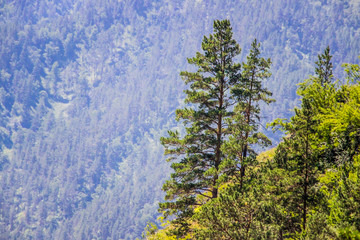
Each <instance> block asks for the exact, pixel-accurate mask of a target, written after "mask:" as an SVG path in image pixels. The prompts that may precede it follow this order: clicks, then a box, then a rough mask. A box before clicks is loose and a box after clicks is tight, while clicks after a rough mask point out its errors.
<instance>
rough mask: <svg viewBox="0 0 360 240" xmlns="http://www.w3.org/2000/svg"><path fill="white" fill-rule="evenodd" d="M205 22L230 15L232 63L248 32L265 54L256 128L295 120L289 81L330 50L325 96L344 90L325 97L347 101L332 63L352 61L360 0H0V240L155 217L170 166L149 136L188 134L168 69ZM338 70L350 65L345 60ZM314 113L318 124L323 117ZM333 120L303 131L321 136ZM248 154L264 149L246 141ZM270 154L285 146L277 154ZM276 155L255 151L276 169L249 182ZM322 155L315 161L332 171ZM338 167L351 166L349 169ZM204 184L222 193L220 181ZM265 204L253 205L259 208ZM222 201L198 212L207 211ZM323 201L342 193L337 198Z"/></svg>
mask: <svg viewBox="0 0 360 240" xmlns="http://www.w3.org/2000/svg"><path fill="white" fill-rule="evenodd" d="M215 19H229V20H230V21H231V26H232V29H233V35H234V36H233V38H234V39H235V40H236V41H237V43H238V44H239V47H240V48H241V49H242V50H241V52H240V53H239V54H237V55H236V59H235V60H234V61H235V62H239V63H241V62H246V59H247V56H248V54H249V52H250V49H251V48H252V47H251V46H252V43H253V40H254V39H255V38H256V39H257V40H258V42H259V43H261V47H260V48H259V49H260V51H261V56H264V57H266V58H270V59H271V68H269V77H267V78H266V81H264V82H263V85H262V86H263V88H264V89H267V91H269V92H271V93H272V97H271V98H273V99H275V100H276V101H275V102H272V103H271V104H269V105H267V104H266V103H262V102H260V103H259V107H260V108H261V112H260V115H259V117H260V119H262V121H261V124H259V125H258V126H257V132H258V133H262V134H265V135H266V136H267V137H268V140H271V141H272V144H273V147H275V146H277V145H278V144H279V143H280V142H281V141H282V140H281V136H282V134H281V133H279V132H275V133H273V132H272V131H270V130H269V129H266V128H265V127H266V123H267V122H272V121H273V120H275V119H276V118H287V119H290V117H291V116H294V117H295V116H296V115H294V114H295V112H296V111H295V112H293V111H290V109H294V107H296V106H297V107H298V108H299V109H302V108H301V107H302V104H303V101H299V99H300V98H301V99H304V98H306V97H307V96H308V95H311V94H312V93H308V92H306V91H305V90H299V91H300V92H299V94H300V95H299V96H298V95H296V90H297V88H298V87H297V84H298V83H300V82H303V80H304V79H308V78H309V76H310V75H314V76H316V73H315V72H314V69H315V62H316V61H317V60H318V59H317V55H318V54H322V53H323V51H324V49H326V47H327V46H329V47H330V50H331V55H332V56H333V57H332V59H331V61H332V64H333V76H334V77H333V78H332V81H331V84H336V85H334V86H332V88H331V90H329V91H330V92H326V94H330V93H331V94H335V95H334V97H335V98H338V97H339V98H341V97H344V101H343V102H339V101H335V102H333V105H331V106H333V108H334V109H337V106H336V104H344V105H346V106H348V107H349V108H350V109H351V106H352V104H355V103H354V102H352V100H351V99H353V98H352V97H353V96H356V91H357V90H356V89H355V87H353V86H355V85H356V83H351V84H348V82H347V79H346V76H347V75H346V74H344V73H343V68H342V67H341V64H342V63H357V61H358V58H357V57H358V55H359V53H360V41H359V39H360V29H359V27H360V4H359V3H358V1H355V0H346V1H343V0H310V1H306V2H300V1H291V0H280V1H270V0H269V1H260V0H254V1H244V0H240V1H237V2H233V1H223V0H209V1H205V0H185V1H183V0H158V1H147V0H144V1H141V0H135V1H133V0H122V1H119V0H107V1H96V0H80V1H75V0H60V1H51V0H39V1H15V0H5V1H1V2H0V181H1V184H0V239H135V238H137V237H141V234H142V232H143V230H144V228H145V226H146V224H147V222H156V219H157V217H159V216H160V215H161V214H159V213H158V205H159V202H163V199H164V197H165V193H164V192H163V191H162V190H161V188H162V185H163V183H165V181H166V180H167V179H169V176H170V174H171V173H172V171H173V170H172V169H171V167H170V164H169V163H168V162H166V161H165V157H164V156H163V153H164V148H163V146H162V145H161V143H160V141H159V139H160V138H161V136H167V135H166V134H167V130H169V129H170V130H172V131H174V132H175V131H176V130H178V131H179V133H180V134H182V133H184V131H185V129H184V128H182V125H181V124H180V123H179V122H176V121H175V115H176V109H182V108H184V107H185V104H184V102H183V100H184V99H185V98H186V93H184V92H183V90H186V89H187V86H186V84H184V82H183V81H182V80H181V77H179V74H180V72H181V71H185V72H186V71H187V72H189V73H192V72H193V71H195V70H194V68H193V67H194V66H190V65H188V64H187V58H191V57H193V56H194V55H195V53H196V52H197V51H199V50H200V49H201V45H202V40H203V39H202V38H203V36H204V35H205V36H208V35H209V34H210V33H212V32H213V21H214V20H215ZM242 69H243V68H242ZM347 69H349V71H350V72H352V73H353V72H354V71H353V70H351V66H350V65H349V66H348V68H347ZM270 73H271V74H272V75H271V76H270ZM350 78H351V77H350ZM336 79H339V81H338V82H336ZM349 81H350V80H349ZM349 83H350V82H349ZM304 84H308V85H311V86H312V85H313V84H315V83H312V82H311V81H308V82H306V83H304ZM302 86H305V85H302ZM323 91H327V90H326V89H324V90H323ZM324 94H325V92H324ZM331 94H330V95H331ZM329 102H330V100H329ZM329 106H330V105H329ZM239 111H240V110H239ZM299 111H301V110H299ZM316 111H319V114H318V115H319V116H320V113H321V114H322V115H321V116H324V117H323V118H322V119H324V121H325V119H328V118H327V117H329V116H330V114H331V113H326V112H322V110H321V109H318V110H316ZM338 115H339V116H341V114H340V112H339V113H338ZM229 118H230V115H229ZM329 119H330V117H329ZM320 120H321V119H320ZM292 121H297V120H289V122H288V123H287V122H282V123H281V122H280V121H278V123H279V124H280V123H281V124H282V125H281V126H282V127H283V128H284V129H285V131H288V133H286V134H288V135H289V134H291V129H289V127H290V126H291V124H295V123H293V122H292ZM316 121H318V120H316ZM334 121H335V120H334ZM338 121H340V120H339V119H338ZM335 122H336V121H335ZM289 124H290V125H289ZM321 124H323V125H321ZM334 124H335V123H326V122H324V123H319V125H316V126H314V127H318V128H319V130H318V131H320V130H321V131H322V132H326V129H325V128H329V129H330V128H331V129H332V128H333V127H334ZM344 124H346V123H344ZM340 126H341V127H340ZM238 127H240V126H238ZM344 128H346V125H344V126H343V125H342V123H341V124H340V125H339V127H335V130H334V131H332V132H331V134H340V135H341V134H347V133H344V132H342V131H343V130H344ZM324 129H325V130H324ZM234 131H235V130H234ZM289 131H290V132H289ZM349 134H350V133H349ZM352 137H353V135H352V134H350V135H349V138H350V140H351V139H352ZM329 139H332V140H331V141H335V142H329V143H327V145H325V146H322V147H320V150H321V151H325V150H326V149H327V148H326V146H330V145H331V146H334V149H332V151H339V150H338V148H339V147H341V146H340V145H341V144H342V143H336V139H337V138H336V136H332V135H331V137H329ZM350 140H349V141H350ZM319 141H320V140H319ZM321 141H323V139H321ZM351 141H352V140H351ZM286 144H292V143H286V140H284V141H283V143H281V144H280V145H279V146H282V147H283V148H291V146H290V145H286ZM319 144H321V143H319ZM269 147H270V146H268V147H267V148H269ZM253 151H254V152H259V151H261V148H260V147H256V146H254V149H253ZM321 151H320V152H321ZM349 151H350V150H349ZM279 152H282V151H280V150H279ZM321 153H322V152H321ZM274 154H275V153H269V155H270V157H269V158H271V159H273V155H274ZM291 154H293V155H296V154H297V153H291ZM319 154H320V153H319ZM265 155H266V154H265ZM275 155H276V154H275ZM266 156H267V155H266ZM334 156H336V157H337V155H336V154H335V155H334ZM344 157H345V156H344ZM264 158H265V157H264ZM281 158H285V156H279V155H276V157H275V158H274V159H281ZM258 161H260V160H258ZM274 161H275V160H274ZM276 161H278V162H276ZM276 161H275V162H272V161H269V162H267V161H265V160H264V161H263V163H262V164H270V165H271V168H273V169H276V171H273V172H271V174H270V173H269V174H263V175H261V176H264V177H263V178H264V179H262V180H261V179H258V181H267V182H272V181H275V180H274V179H280V180H281V179H284V180H283V182H284V184H285V183H288V182H289V181H290V180H289V179H292V175H291V174H290V173H289V174H290V175H286V174H288V173H287V172H286V171H285V170H287V169H285V166H282V165H276V164H280V163H279V162H281V161H282V160H276ZM334 161H335V162H336V163H337V161H338V160H337V158H336V159H334ZM356 161H357V160H356V158H355V157H354V163H355V162H356ZM260 162H261V161H260ZM230 163H231V162H229V164H230ZM295 163H296V162H292V163H291V164H292V165H291V166H289V168H290V167H291V168H292V169H293V171H295V169H296V167H299V166H295V165H294V164H295ZM324 164H325V163H324ZM326 164H328V165H326V169H328V168H329V169H335V168H334V166H335V165H329V164H330V163H326ZM334 164H335V163H334ZM354 166H356V164H355V165H354ZM349 167H350V166H349ZM266 169H268V170H269V169H270V167H269V168H266V167H264V168H263V167H254V168H251V167H249V168H248V170H247V171H246V172H247V173H246V174H245V176H249V175H251V174H252V171H266ZM324 169H325V166H324V167H323V168H322V169H321V171H323V170H324ZM224 171H225V170H224ZM311 171H313V170H311ZM316 171H319V172H316V175H314V179H315V180H316V181H320V182H324V184H325V185H324V186H327V187H328V188H329V190H328V191H329V192H330V190H331V189H337V190H338V191H342V190H341V187H336V186H335V185H331V184H332V183H334V184H335V183H336V184H339V186H344V191H346V189H345V187H346V186H348V185H347V184H348V183H347V182H339V181H332V180H331V181H330V179H332V178H339V176H342V175H343V174H342V172H341V171H343V170H341V169H339V171H338V172H336V171H332V172H331V171H330V172H326V174H327V175H326V176H328V178H327V179H328V180H326V178H324V180H321V179H320V178H319V176H318V174H320V168H319V170H316ZM344 171H348V172H349V173H348V174H350V173H351V174H350V175H351V176H355V175H354V174H355V172H356V167H355V168H351V169H350V168H349V169H348V170H347V169H344ZM282 173H284V174H282ZM285 173H286V174H285ZM254 174H255V173H254ZM276 174H278V175H276ZM329 174H333V175H331V176H330V175H329ZM350 175H349V176H350ZM209 176H210V175H209ZM354 179H356V178H354ZM354 179H353V180H354ZM280 180H279V181H280ZM247 181H250V180H249V179H247V178H245V179H244V188H247V186H249V183H248V182H247ZM276 181H277V180H276ZM326 181H328V182H329V183H326ZM354 181H355V180H354ZM317 183H318V182H317ZM349 184H350V183H349ZM351 184H353V183H351ZM354 184H355V183H354ZM258 186H259V188H260V187H261V186H269V189H265V190H263V189H260V190H259V191H263V192H266V191H277V190H276V189H273V186H271V185H261V184H258ZM314 186H315V185H314ZM314 186H311V188H313V187H314ZM316 186H318V185H316ZM316 186H315V187H316ZM215 189H216V188H214V189H213V191H214V194H215V192H216V191H217V192H218V195H219V196H220V198H221V189H220V188H219V189H217V190H215ZM226 189H227V190H226V191H232V190H231V189H232V187H230V186H229V187H228V188H226ZM224 191H225V190H224ZM278 191H283V190H282V189H278ZM294 191H295V190H294ZM311 191H313V190H311ZM324 191H325V190H324ZM235 192H236V191H235V190H234V194H235ZM250 193H251V192H249V194H250ZM236 194H238V193H236ZM251 194H252V193H251ZM323 194H326V192H323ZM339 194H342V192H339ZM284 195H286V192H284ZM214 196H215V195H214ZM271 196H273V195H270V196H269V198H270V197H271ZM331 196H334V195H331ZM252 197H257V196H249V198H252ZM355 197H356V196H354V198H355ZM220 198H216V199H220ZM284 199H285V198H284ZM270 200H271V199H268V202H270ZM277 200H278V201H280V200H281V199H277ZM264 201H265V202H266V201H267V200H266V199H264ZM265 202H264V204H263V205H261V206H265V207H266V204H265ZM294 202H295V200H294ZM274 203H276V202H274ZM221 204H222V203H219V204H215V205H214V206H213V207H211V206H209V208H210V207H211V208H214V211H215V210H216V209H215V208H221ZM311 204H312V203H311ZM333 204H344V205H347V204H349V203H348V202H344V203H338V201H337V200H336V199H335V198H334V199H333ZM276 206H281V205H276ZM317 206H319V205H311V207H317ZM324 206H325V205H324ZM326 206H330V205H326ZM333 209H342V208H341V206H340V207H338V206H334V208H333ZM344 209H345V207H344ZM283 210H284V211H285V209H283ZM289 210H291V211H295V210H293V209H289ZM277 211H278V212H277V213H279V214H281V217H284V218H285V217H286V216H288V215H286V214H285V213H283V212H281V211H282V209H277ZM286 211H287V210H286ZM311 211H312V209H311ZM326 211H328V210H326ZM210 212H211V211H210V210H209V213H210ZM322 213H324V214H325V210H324V212H322ZM326 213H328V212H326ZM296 214H297V213H296ZM334 214H335V213H334ZM349 214H351V213H346V216H347V215H349ZM326 216H327V215H324V216H321V218H320V217H319V219H323V220H324V221H325V220H326V219H327V218H326ZM331 216H332V215H331ZM202 217H204V218H205V217H206V216H202ZM269 217H271V216H269ZM339 218H340V217H339ZM279 219H280V218H279ZM340 219H341V218H340ZM295 220H296V219H295ZM295 220H294V221H295ZM296 221H298V220H296ZM336 221H338V219H337V215H336V214H335V215H334V223H336ZM339 221H340V220H339ZM308 222H309V224H310V223H311V221H310V220H309V221H308ZM345 222H346V221H345ZM345 222H342V223H345ZM157 224H158V223H157ZM209 224H210V223H209ZM294 224H295V225H294V229H292V230H291V231H290V230H289V231H290V232H291V234H295V233H294V231H299V228H298V225H296V224H298V222H294ZM271 226H277V225H276V224H275V225H271ZM204 227H211V226H204ZM347 227H348V226H347V225H344V228H343V229H346V228H347ZM274 228H275V227H274ZM277 230H279V229H274V231H277ZM271 231H272V230H271ZM274 231H273V232H272V233H274ZM284 231H285V230H284ZM204 234H205V233H204ZM289 234H290V233H289ZM324 234H325V233H324ZM204 236H205V235H204ZM294 236H295V235H294Z"/></svg>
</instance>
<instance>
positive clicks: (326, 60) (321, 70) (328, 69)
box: [315, 46, 333, 85]
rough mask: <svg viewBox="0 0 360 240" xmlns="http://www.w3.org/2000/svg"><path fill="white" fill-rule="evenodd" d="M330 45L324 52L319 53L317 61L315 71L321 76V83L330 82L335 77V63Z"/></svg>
mask: <svg viewBox="0 0 360 240" xmlns="http://www.w3.org/2000/svg"><path fill="white" fill-rule="evenodd" d="M331 58H332V56H331V55H330V47H329V46H327V47H326V48H325V50H324V53H323V54H319V55H318V61H316V62H315V64H316V68H315V73H316V76H317V77H318V78H319V80H320V83H321V85H324V84H326V83H330V82H331V79H332V78H333V72H332V69H333V64H332V62H331Z"/></svg>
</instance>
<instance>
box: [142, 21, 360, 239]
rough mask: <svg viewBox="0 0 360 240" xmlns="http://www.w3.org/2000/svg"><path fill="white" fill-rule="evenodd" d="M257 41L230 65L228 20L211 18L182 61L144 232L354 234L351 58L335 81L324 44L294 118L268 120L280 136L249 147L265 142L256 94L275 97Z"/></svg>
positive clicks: (354, 75)
mask: <svg viewBox="0 0 360 240" xmlns="http://www.w3.org/2000/svg"><path fill="white" fill-rule="evenodd" d="M260 46H261V45H260V43H258V42H257V40H256V39H255V40H254V41H253V43H252V44H251V49H250V53H249V54H248V56H247V57H246V61H245V62H243V63H237V62H236V61H235V59H236V56H237V55H238V54H240V52H241V49H240V47H239V44H237V42H236V40H235V39H233V32H232V28H231V25H230V22H229V21H228V20H223V21H219V20H217V21H215V22H214V34H211V35H210V36H209V37H207V36H205V37H204V39H203V42H202V50H203V53H202V52H197V53H196V57H193V58H189V59H188V62H189V63H190V64H193V65H195V66H196V68H197V71H196V72H186V71H185V72H181V76H182V77H183V80H184V81H185V83H186V84H188V85H189V88H188V89H187V90H185V93H186V99H185V102H186V103H187V105H186V107H184V108H181V109H178V110H176V119H177V120H178V121H179V122H181V123H182V124H183V125H184V126H185V129H186V130H185V131H184V132H183V133H182V134H181V133H180V132H179V131H177V130H176V131H168V136H167V137H162V138H161V142H162V144H163V145H164V147H165V154H166V155H168V156H170V157H169V158H168V161H170V162H172V165H171V168H172V169H173V173H172V174H171V177H170V180H167V181H166V182H165V184H164V186H163V190H164V191H166V196H165V202H162V203H160V204H159V211H160V212H161V213H162V215H163V216H162V217H161V218H160V220H161V222H162V223H163V226H165V229H162V230H160V231H157V226H156V225H155V224H152V223H149V225H148V226H147V228H146V231H145V236H144V237H146V238H147V239H179V238H181V239H229V240H230V239H234V240H235V239H360V85H359V84H360V66H359V65H358V64H344V65H343V67H344V68H345V72H346V79H345V81H342V82H344V83H341V81H339V80H337V81H334V76H333V64H332V61H331V59H332V56H331V54H330V48H329V47H327V48H326V49H325V50H324V53H323V54H319V55H318V60H317V61H316V62H315V69H314V75H313V76H310V78H308V79H306V80H304V81H303V82H302V83H300V84H299V87H298V91H297V93H298V95H299V97H300V101H301V103H300V105H299V106H297V107H295V108H294V114H293V116H292V117H291V118H290V119H289V120H288V119H275V120H274V121H273V122H271V123H269V127H272V128H273V130H274V131H276V130H278V129H281V130H282V131H284V132H285V134H286V135H285V137H283V139H282V141H281V142H280V143H279V144H278V146H276V147H275V148H274V149H272V150H270V151H268V152H265V153H262V154H261V155H258V154H257V152H256V151H255V149H256V148H255V147H257V146H261V147H267V146H269V145H271V143H270V140H269V138H268V137H267V136H266V135H264V134H263V133H261V132H259V125H260V124H261V105H260V102H264V103H266V104H271V103H272V102H273V101H274V100H273V99H271V98H270V97H271V95H272V93H271V92H270V91H269V90H267V89H266V88H265V87H264V86H263V82H264V81H265V80H266V79H267V78H269V77H270V75H271V74H270V68H271V59H270V58H268V59H265V58H263V57H262V56H261V51H260ZM359 58H360V56H359ZM169 219H170V221H169Z"/></svg>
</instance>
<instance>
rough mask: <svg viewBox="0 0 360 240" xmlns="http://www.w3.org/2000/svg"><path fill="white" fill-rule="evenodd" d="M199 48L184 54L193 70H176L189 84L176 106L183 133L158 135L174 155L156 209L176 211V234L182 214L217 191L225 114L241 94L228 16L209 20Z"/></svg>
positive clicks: (184, 226) (180, 228) (181, 225)
mask: <svg viewBox="0 0 360 240" xmlns="http://www.w3.org/2000/svg"><path fill="white" fill-rule="evenodd" d="M202 49H203V51H204V53H200V52H197V53H196V56H195V57H193V58H190V59H188V62H189V63H190V64H193V65H195V66H196V67H197V68H198V70H197V72H181V74H180V75H181V76H182V78H183V80H184V81H185V83H186V84H190V89H188V90H185V93H186V95H187V97H186V99H185V103H187V104H188V105H189V107H186V108H183V109H178V110H177V111H176V119H177V120H178V121H179V120H182V121H183V124H184V125H185V126H186V134H185V136H184V137H180V133H179V132H178V131H169V132H168V133H169V137H163V138H161V142H162V144H163V145H164V147H165V154H166V155H170V158H169V159H168V161H174V162H173V163H172V165H171V167H172V169H173V170H174V173H172V174H171V179H170V180H168V181H167V182H166V183H165V184H164V186H163V190H165V191H166V197H165V199H166V200H167V202H164V203H161V204H160V210H161V211H164V216H165V217H167V216H169V215H172V214H175V215H176V218H175V220H173V223H174V224H175V225H177V226H178V227H177V231H178V233H179V234H182V233H184V232H185V231H186V230H187V228H188V223H187V222H186V221H185V220H186V219H188V218H189V217H191V216H192V215H193V209H194V207H195V206H199V205H202V204H203V202H204V201H205V202H206V201H207V200H210V199H213V198H216V197H217V196H218V179H219V177H220V175H221V174H222V173H221V171H220V165H221V163H222V161H223V160H224V159H225V157H226V156H225V155H224V152H223V151H222V145H223V143H224V141H225V139H226V138H227V136H228V135H229V133H230V132H229V131H228V127H229V124H228V121H227V119H230V118H231V117H233V116H234V112H233V107H234V105H235V104H236V103H237V101H238V99H239V98H240V96H239V94H240V92H239V91H232V90H233V89H234V87H235V86H237V84H238V83H239V81H240V80H241V72H240V69H241V66H240V64H239V63H235V62H234V58H235V57H236V56H237V55H238V54H239V53H240V51H241V49H240V47H239V45H238V44H237V43H236V41H235V40H234V39H233V32H232V28H231V26H230V21H229V20H223V21H219V20H217V21H215V22H214V34H211V35H210V36H209V37H206V36H204V39H203V42H202ZM198 196H201V198H202V199H200V198H199V197H198Z"/></svg>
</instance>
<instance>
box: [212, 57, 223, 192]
mask: <svg viewBox="0 0 360 240" xmlns="http://www.w3.org/2000/svg"><path fill="white" fill-rule="evenodd" d="M221 61H222V68H223V70H222V74H223V75H222V77H221V79H220V95H219V109H220V111H221V110H222V107H223V104H224V82H225V79H224V73H225V71H224V68H225V66H224V65H225V59H224V57H222V59H221ZM222 118H223V115H222V113H221V112H220V114H219V115H218V122H217V139H216V140H217V145H216V152H215V169H216V171H218V170H219V166H220V163H221V149H220V148H221V140H222ZM218 178H219V176H218V173H216V174H215V176H214V179H213V186H212V198H217V196H218V188H217V187H216V185H217V180H218Z"/></svg>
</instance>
